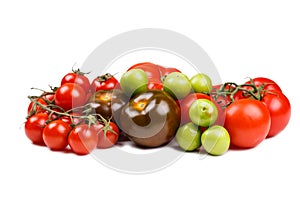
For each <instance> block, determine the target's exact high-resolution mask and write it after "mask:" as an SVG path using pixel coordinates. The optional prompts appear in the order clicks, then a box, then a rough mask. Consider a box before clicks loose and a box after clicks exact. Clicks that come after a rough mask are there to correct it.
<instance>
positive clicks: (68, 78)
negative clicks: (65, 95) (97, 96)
mask: <svg viewBox="0 0 300 200" xmlns="http://www.w3.org/2000/svg"><path fill="white" fill-rule="evenodd" d="M65 83H75V84H77V85H79V86H80V87H82V89H84V91H85V92H88V91H89V89H90V81H89V79H88V78H87V77H86V76H84V73H82V72H80V71H74V72H71V73H68V74H66V75H65V76H64V77H63V78H62V80H61V85H64V84H65Z"/></svg>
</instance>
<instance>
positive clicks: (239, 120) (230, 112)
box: [224, 99, 271, 148]
mask: <svg viewBox="0 0 300 200" xmlns="http://www.w3.org/2000/svg"><path fill="white" fill-rule="evenodd" d="M270 125H271V116H270V112H269V110H268V108H267V107H266V106H265V105H264V103H262V102H261V101H258V100H254V99H241V100H238V101H235V102H233V103H232V104H231V105H230V106H228V107H227V108H226V118H225V124H224V127H225V128H226V129H227V130H228V132H229V135H230V141H231V144H232V145H233V146H235V147H239V148H252V147H255V146H257V145H258V144H259V143H261V142H262V141H263V140H264V139H265V138H266V136H267V135H268V133H269V130H270Z"/></svg>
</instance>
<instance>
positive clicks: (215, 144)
mask: <svg viewBox="0 0 300 200" xmlns="http://www.w3.org/2000/svg"><path fill="white" fill-rule="evenodd" d="M201 143H202V146H203V148H204V149H205V151H206V152H207V153H209V154H211V155H215V156H219V155H222V154H224V153H225V152H227V151H228V149H229V146H230V135H229V133H228V131H227V130H226V129H225V128H224V127H222V126H218V125H215V126H212V127H209V128H208V129H207V130H205V131H204V132H203V133H202V135H201Z"/></svg>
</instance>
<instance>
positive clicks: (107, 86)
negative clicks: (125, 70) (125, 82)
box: [90, 73, 120, 92]
mask: <svg viewBox="0 0 300 200" xmlns="http://www.w3.org/2000/svg"><path fill="white" fill-rule="evenodd" d="M119 88H120V85H119V81H118V80H117V79H116V78H115V77H114V76H113V75H111V74H109V73H107V74H104V75H102V76H98V77H97V78H95V79H94V80H93V81H92V84H91V88H90V89H91V91H92V92H97V91H99V90H113V89H119Z"/></svg>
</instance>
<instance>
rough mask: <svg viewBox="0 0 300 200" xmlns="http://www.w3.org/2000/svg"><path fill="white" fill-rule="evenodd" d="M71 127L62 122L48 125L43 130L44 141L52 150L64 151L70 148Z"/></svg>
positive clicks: (56, 121) (55, 121) (57, 121)
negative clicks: (69, 135)
mask: <svg viewBox="0 0 300 200" xmlns="http://www.w3.org/2000/svg"><path fill="white" fill-rule="evenodd" d="M70 130H71V126H70V125H69V124H68V123H66V122H64V121H62V120H54V121H52V122H50V123H49V124H47V126H45V128H44V130H43V140H44V142H45V144H46V146H47V147H49V148H50V149H52V150H64V149H65V148H66V147H67V146H68V134H69V132H70Z"/></svg>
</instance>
